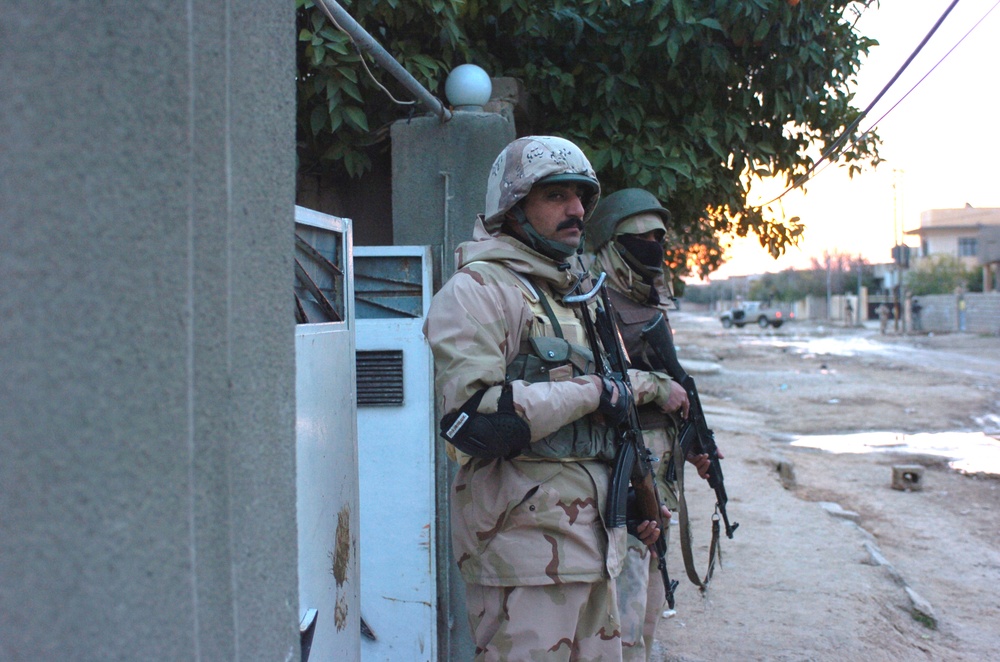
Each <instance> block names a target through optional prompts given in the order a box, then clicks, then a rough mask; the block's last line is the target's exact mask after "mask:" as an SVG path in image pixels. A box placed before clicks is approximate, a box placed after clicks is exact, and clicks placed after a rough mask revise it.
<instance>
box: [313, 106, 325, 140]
mask: <svg viewBox="0 0 1000 662" xmlns="http://www.w3.org/2000/svg"><path fill="white" fill-rule="evenodd" d="M329 116H330V115H329V113H328V112H327V110H326V108H324V107H323V106H316V107H315V108H313V110H312V114H311V115H310V116H309V128H310V129H312V132H313V135H317V134H318V133H319V132H320V131H322V130H323V127H324V126H326V121H327V118H328V117H329Z"/></svg>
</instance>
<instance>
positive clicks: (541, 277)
mask: <svg viewBox="0 0 1000 662" xmlns="http://www.w3.org/2000/svg"><path fill="white" fill-rule="evenodd" d="M456 255H457V259H458V263H457V266H458V271H457V272H456V273H455V275H454V276H452V278H450V279H449V280H448V282H447V283H445V285H444V286H443V287H442V288H441V290H440V291H439V292H438V293H437V294H436V295H435V296H434V299H433V300H432V302H431V306H430V310H429V311H428V315H427V319H426V322H425V325H424V334H425V336H426V338H427V340H428V342H429V344H430V346H431V349H432V351H433V354H434V367H435V395H436V398H437V408H438V415H439V416H445V415H447V414H449V413H451V412H453V411H455V410H457V409H459V408H460V407H461V406H462V405H463V404H465V403H466V401H468V399H469V398H470V397H471V396H472V395H473V394H475V393H476V392H478V391H479V390H481V389H487V390H486V394H485V396H484V397H483V399H482V401H481V403H480V405H479V411H481V412H486V413H489V412H495V411H497V408H498V400H499V396H500V392H501V385H502V384H503V383H504V380H505V377H506V370H507V366H508V365H509V364H510V363H511V362H512V361H513V360H514V359H515V358H516V357H517V356H518V355H519V353H520V352H521V351H522V347H523V346H524V344H525V342H526V341H527V339H528V338H529V337H533V336H537V335H552V333H553V330H552V326H551V324H550V322H549V320H548V319H547V318H545V317H544V316H542V315H541V314H540V313H539V312H538V309H537V304H538V300H537V296H536V295H535V294H533V293H532V292H533V286H534V287H541V288H543V289H545V290H546V293H547V298H548V300H549V303H550V304H551V306H552V308H553V312H554V313H555V316H556V317H557V318H558V320H559V324H560V326H561V327H562V331H563V334H564V336H565V338H566V340H568V341H570V342H572V343H576V344H586V342H585V339H584V334H583V330H582V325H581V324H580V322H579V320H578V319H577V318H576V313H575V311H574V309H572V308H567V307H565V306H562V305H561V303H560V301H561V296H562V295H564V294H566V293H568V292H569V291H570V290H572V288H573V287H574V286H575V285H576V282H577V279H578V278H579V274H580V269H571V270H569V271H567V270H564V269H560V268H559V264H558V263H556V262H555V261H554V260H551V259H549V258H547V257H545V256H543V255H541V254H539V253H536V252H534V251H532V250H530V249H529V248H527V247H526V246H525V245H524V244H522V243H521V242H519V241H518V240H516V239H514V238H512V237H508V236H506V235H499V236H491V235H490V234H489V233H488V232H487V231H486V228H485V226H484V225H483V222H482V218H480V219H479V220H478V221H477V223H476V227H475V230H474V234H473V240H472V241H470V242H465V243H463V244H462V245H461V246H459V248H458V250H457V251H456ZM529 278H530V283H531V284H529V282H528V279H529ZM532 284H533V285H532ZM565 377H566V376H565V375H564V376H561V377H558V376H553V377H552V380H551V381H546V382H537V383H529V382H527V381H521V380H513V381H511V385H512V393H513V401H514V410H515V412H516V413H517V414H518V415H519V416H521V417H522V418H523V419H524V421H525V422H526V423H527V424H528V426H529V429H530V435H531V440H532V442H538V441H539V440H543V439H545V438H546V437H547V436H548V435H552V434H553V433H555V432H557V431H559V430H560V429H561V428H563V427H565V426H567V425H569V424H571V423H572V422H574V421H576V420H577V419H580V418H582V417H587V416H591V415H592V414H594V412H596V410H597V407H598V404H599V400H600V390H601V389H600V387H598V386H597V385H596V384H595V383H594V380H593V378H591V377H589V376H581V377H570V378H565ZM630 377H631V379H632V383H633V387H634V388H633V390H634V397H635V399H636V401H637V402H639V403H640V404H643V403H648V402H654V401H656V402H662V401H665V399H666V398H667V397H668V396H669V392H670V390H669V380H667V379H665V378H664V377H663V376H662V375H657V374H654V373H645V372H640V371H631V373H630ZM448 450H449V455H450V456H451V457H452V458H453V459H455V460H456V461H458V462H459V464H460V468H459V471H458V473H457V475H456V477H455V481H454V483H453V486H452V492H451V514H452V521H451V525H452V540H453V548H454V554H455V559H456V562H457V564H458V567H459V570H460V573H461V575H462V578H463V579H464V581H465V582H466V584H467V591H469V594H470V603H471V602H473V600H472V598H474V597H475V596H476V595H480V594H482V595H486V594H489V595H490V596H491V597H490V598H486V597H482V598H480V600H479V603H477V604H481V605H482V606H481V607H479V608H477V609H476V610H473V609H472V608H471V607H470V623H471V625H472V627H473V631H474V632H476V640H477V643H478V644H479V645H480V646H481V648H483V652H482V654H481V657H480V658H477V659H511V660H515V659H516V660H531V659H545V660H549V659H595V660H596V659H611V660H614V659H619V658H620V655H621V641H620V629H619V627H618V613H617V602H616V599H615V591H614V580H613V578H614V577H616V576H617V575H618V573H619V572H620V571H621V568H622V565H623V563H624V556H625V549H626V544H625V539H626V537H627V535H626V533H625V530H624V527H620V528H617V529H611V530H609V529H608V528H607V527H606V526H605V522H604V512H605V509H606V500H607V494H608V481H609V474H610V470H609V466H608V464H607V463H606V462H603V461H599V460H596V459H593V458H588V457H560V458H548V457H544V458H529V457H523V456H522V457H518V458H515V459H513V460H503V459H497V460H485V459H480V458H473V457H470V456H468V455H465V454H463V453H461V452H459V451H457V449H455V448H453V447H450V445H449V449H448ZM491 587H492V589H495V590H492V589H491ZM522 589H523V590H522ZM497 596H501V597H500V598H498V597H497ZM504 596H505V597H504ZM515 596H517V597H518V598H519V599H518V600H517V601H516V602H515V603H513V604H512V603H511V602H510V600H511V599H512V598H513V597H515ZM532 596H534V597H532ZM546 596H547V597H546ZM574 596H577V597H574ZM601 596H603V597H601ZM598 597H600V602H599V603H598V602H593V601H595V600H597V598H598ZM505 600H506V602H505ZM533 600H534V602H533ZM539 600H542V601H547V606H546V607H545V609H546V610H548V611H551V612H555V613H556V616H553V621H552V623H553V625H551V626H550V625H549V624H546V623H542V622H540V616H541V613H539V612H538V610H539V609H542V607H541V606H538V605H536V603H537V602H538V601H539ZM592 602H593V604H592ZM584 607H585V608H584ZM555 623H561V624H562V625H554V624H555ZM612 626H613V627H612ZM552 628H555V634H558V635H559V636H557V637H555V639H551V637H550V635H549V630H551V629H552ZM522 633H528V634H522ZM542 636H544V637H545V638H546V640H545V641H542V640H541V639H540V637H542ZM494 641H497V642H501V643H499V644H491V643H490V642H494ZM505 641H506V642H509V643H502V642H505ZM515 641H516V646H519V647H526V648H510V652H507V649H508V648H509V647H511V646H515V643H514V642H515ZM533 642H534V643H533ZM538 642H541V643H538ZM560 642H563V643H562V644H560V646H557V647H556V648H554V649H552V650H551V651H550V652H545V651H549V649H550V648H552V646H554V645H556V644H559V643H560ZM609 642H610V644H609ZM529 649H530V650H531V651H534V652H531V653H530V654H529V653H527V652H522V651H526V650H529ZM612 649H614V651H615V652H614V653H613V654H610V653H609V651H610V650H612ZM539 651H542V652H539ZM564 651H565V655H566V657H565V658H564V657H561V655H563V654H564ZM572 651H578V652H577V653H573V652H572ZM491 656H492V657H491ZM571 656H572V657H571Z"/></svg>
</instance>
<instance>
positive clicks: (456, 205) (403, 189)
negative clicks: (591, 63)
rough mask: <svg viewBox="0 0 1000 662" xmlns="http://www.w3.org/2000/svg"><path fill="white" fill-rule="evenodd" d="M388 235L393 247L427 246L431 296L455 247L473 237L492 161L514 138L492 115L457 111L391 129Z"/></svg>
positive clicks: (451, 263)
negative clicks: (432, 268) (431, 263)
mask: <svg viewBox="0 0 1000 662" xmlns="http://www.w3.org/2000/svg"><path fill="white" fill-rule="evenodd" d="M391 136H392V226H393V227H392V232H393V243H395V244H396V245H397V246H407V245H413V246H432V247H433V251H432V254H433V256H434V261H435V266H436V269H435V283H434V289H435V291H436V290H437V289H438V288H439V287H440V286H441V284H442V283H443V282H444V281H445V280H447V279H448V277H449V276H451V274H452V273H454V271H455V263H454V251H455V247H456V246H458V244H460V243H462V242H463V241H467V240H469V239H471V238H472V226H473V223H474V221H475V219H476V214H479V213H481V212H482V211H483V204H484V202H485V200H486V178H487V177H488V176H489V172H490V166H492V165H493V161H494V159H496V157H497V155H498V154H499V153H500V152H501V151H502V150H503V148H504V147H506V146H507V144H508V143H510V141H512V140H514V138H515V137H516V136H515V135H514V125H513V124H511V123H510V122H509V121H507V119H505V118H504V117H503V116H501V115H499V114H496V113H481V112H456V113H455V114H454V115H453V116H452V119H451V120H450V121H448V122H444V123H442V122H441V121H440V120H439V119H438V118H437V117H435V116H424V117H416V118H413V119H411V120H401V121H398V122H396V123H394V124H393V125H392V132H391Z"/></svg>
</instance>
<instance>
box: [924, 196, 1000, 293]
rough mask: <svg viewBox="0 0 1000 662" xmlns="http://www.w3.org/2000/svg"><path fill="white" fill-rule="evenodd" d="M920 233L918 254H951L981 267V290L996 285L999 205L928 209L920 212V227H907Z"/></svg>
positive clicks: (999, 268) (999, 264)
mask: <svg viewBox="0 0 1000 662" xmlns="http://www.w3.org/2000/svg"><path fill="white" fill-rule="evenodd" d="M906 234H908V235H917V236H919V237H920V248H919V256H920V257H932V256H935V255H951V256H953V257H957V258H958V259H959V260H961V261H962V262H964V263H965V265H966V267H969V268H978V267H981V268H982V270H983V290H985V291H987V292H988V291H990V290H993V289H994V288H995V284H996V276H997V273H998V272H1000V208H998V207H983V208H976V207H973V206H972V205H970V204H966V205H965V207H964V208H962V209H930V210H928V211H925V212H923V213H921V214H920V227H918V228H917V229H915V230H907V232H906Z"/></svg>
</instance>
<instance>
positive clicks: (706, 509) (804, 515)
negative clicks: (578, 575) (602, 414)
mask: <svg viewBox="0 0 1000 662" xmlns="http://www.w3.org/2000/svg"><path fill="white" fill-rule="evenodd" d="M671 323H672V326H673V327H674V332H675V340H676V342H677V345H678V348H679V355H680V357H681V359H682V362H684V363H685V365H686V366H687V367H688V370H689V371H690V372H691V373H692V375H693V376H694V378H695V381H696V383H697V385H698V389H699V392H700V394H701V399H702V403H703V405H704V407H705V410H706V413H707V418H708V422H709V425H710V426H711V427H712V428H713V429H714V430H715V433H716V439H717V442H718V444H719V447H720V448H721V449H722V450H723V453H724V455H725V459H724V460H723V469H724V472H725V476H726V486H727V490H728V494H729V515H730V519H731V520H734V521H737V522H739V523H740V528H739V530H738V531H736V533H735V536H734V538H733V539H732V540H728V539H723V547H722V552H723V565H722V567H721V568H718V569H717V570H716V573H715V578H714V580H713V581H712V584H711V586H710V587H709V590H708V592H707V594H706V595H704V596H703V595H701V594H699V592H698V590H697V588H696V587H695V586H694V585H693V584H691V583H689V582H688V581H687V580H686V577H685V575H684V569H683V562H682V559H681V556H680V549H679V545H678V544H677V542H676V541H677V539H678V534H677V529H676V528H674V529H673V532H672V540H671V550H670V556H669V559H668V567H669V569H670V572H671V574H672V575H673V576H674V577H676V578H679V579H680V580H681V587H680V589H679V591H678V596H677V614H676V615H675V616H673V617H671V618H668V619H665V620H663V621H662V622H661V624H660V627H659V630H658V632H657V640H658V641H657V647H656V649H655V651H654V652H655V654H654V659H657V660H670V661H677V662H682V661H683V662H694V661H701V660H704V661H710V660H854V659H864V660H867V661H869V662H873V661H876V660H991V659H1000V652H998V651H1000V597H998V593H997V589H996V587H997V586H1000V509H998V508H997V505H998V501H1000V489H998V486H1000V480H998V479H997V476H996V475H995V474H975V475H970V474H964V473H960V472H959V471H956V470H954V469H953V468H951V467H950V466H949V463H948V459H947V458H944V457H941V456H935V455H931V454H912V453H899V452H893V451H892V450H887V451H882V452H877V453H832V452H826V451H821V450H816V449H811V448H802V447H797V446H792V445H791V444H790V441H791V440H793V439H795V438H797V437H798V436H801V435H849V434H852V433H860V432H890V433H902V434H907V435H913V434H918V433H930V432H933V433H953V432H986V433H988V434H991V435H994V436H996V435H997V434H1000V378H998V377H997V375H1000V339H998V338H997V337H995V336H976V335H972V334H944V335H936V336H930V335H919V336H918V335H907V336H896V335H885V336H883V335H880V334H879V333H878V329H877V324H875V325H874V326H872V325H870V326H868V327H863V328H851V329H847V328H843V327H823V326H819V325H813V324H809V323H794V324H789V325H785V326H784V327H782V328H781V329H768V330H760V329H758V328H757V327H753V328H750V327H747V328H744V329H729V330H725V329H723V328H722V327H721V325H720V324H719V322H718V321H717V320H716V319H714V318H712V317H707V316H702V315H698V314H694V313H688V312H676V313H673V314H672V315H671ZM942 438H945V439H947V438H948V435H942ZM986 440H987V442H988V443H990V444H993V445H994V446H996V445H997V442H996V440H995V438H989V437H986ZM904 441H905V440H904ZM996 450H997V449H995V448H994V451H996ZM902 464H908V465H918V467H919V468H920V469H922V473H920V474H919V476H918V479H917V483H916V486H917V487H920V488H921V489H919V490H912V491H900V490H896V489H893V488H892V487H891V483H892V475H893V466H896V465H902ZM779 469H783V470H784V471H785V474H784V480H783V479H782V473H781V472H780V471H779ZM686 476H687V478H688V485H687V495H688V502H689V508H690V511H691V520H692V525H691V530H692V532H693V536H694V550H695V562H696V565H697V566H698V569H699V572H704V569H705V564H706V560H707V553H708V552H707V545H708V540H709V530H710V518H711V515H712V510H713V503H714V493H713V492H712V491H711V490H709V489H708V487H707V486H706V485H705V484H703V483H702V482H701V481H699V480H698V479H697V477H696V476H695V474H694V472H693V471H689V472H688V473H687V474H686ZM675 519H676V518H675Z"/></svg>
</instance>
